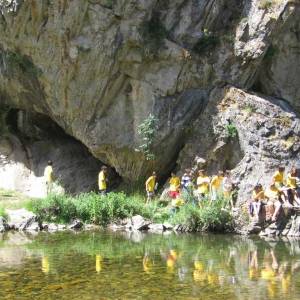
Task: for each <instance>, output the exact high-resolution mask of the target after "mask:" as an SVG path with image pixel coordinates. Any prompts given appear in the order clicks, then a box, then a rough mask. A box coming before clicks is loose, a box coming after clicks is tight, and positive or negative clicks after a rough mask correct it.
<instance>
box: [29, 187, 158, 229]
mask: <svg viewBox="0 0 300 300" xmlns="http://www.w3.org/2000/svg"><path fill="white" fill-rule="evenodd" d="M156 205H157V204H155V203H151V204H149V205H146V204H145V203H144V199H143V198H142V197H140V196H126V195H125V194H124V193H109V194H108V195H106V196H102V195H98V194H96V193H86V194H80V195H78V196H76V197H74V198H73V197H71V196H68V195H50V196H48V197H47V198H45V199H38V200H32V201H31V202H30V204H29V205H28V206H27V208H28V209H29V210H32V211H33V212H34V213H36V214H37V215H38V216H39V217H40V219H41V220H45V221H51V222H62V223H66V222H70V221H71V220H72V219H74V218H80V219H81V220H82V221H84V222H93V223H96V224H101V225H107V224H109V223H110V222H114V221H117V220H118V219H124V218H127V217H131V216H133V215H137V214H140V215H142V216H144V217H145V218H149V219H152V218H153V216H154V212H155V210H156V208H155V206H156Z"/></svg>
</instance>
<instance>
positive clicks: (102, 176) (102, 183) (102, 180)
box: [98, 166, 107, 195]
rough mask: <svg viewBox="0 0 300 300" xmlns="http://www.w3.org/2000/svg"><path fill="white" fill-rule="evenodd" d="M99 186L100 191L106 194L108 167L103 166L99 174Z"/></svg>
mask: <svg viewBox="0 0 300 300" xmlns="http://www.w3.org/2000/svg"><path fill="white" fill-rule="evenodd" d="M98 187H99V192H100V194H102V195H105V194H106V193H107V167H106V166H102V167H101V171H100V173H99V176H98Z"/></svg>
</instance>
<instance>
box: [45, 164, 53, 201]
mask: <svg viewBox="0 0 300 300" xmlns="http://www.w3.org/2000/svg"><path fill="white" fill-rule="evenodd" d="M52 166H53V163H52V161H51V160H49V161H48V164H47V167H46V168H45V171H44V179H45V183H46V192H47V195H49V194H51V192H52V188H53V182H54V173H53V167H52Z"/></svg>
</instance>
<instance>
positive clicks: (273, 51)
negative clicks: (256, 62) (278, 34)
mask: <svg viewBox="0 0 300 300" xmlns="http://www.w3.org/2000/svg"><path fill="white" fill-rule="evenodd" d="M277 52H278V49H277V48H276V47H275V46H274V45H270V46H269V48H268V50H267V52H266V54H265V57H264V58H265V59H271V58H272V57H274V56H275V55H276V53H277Z"/></svg>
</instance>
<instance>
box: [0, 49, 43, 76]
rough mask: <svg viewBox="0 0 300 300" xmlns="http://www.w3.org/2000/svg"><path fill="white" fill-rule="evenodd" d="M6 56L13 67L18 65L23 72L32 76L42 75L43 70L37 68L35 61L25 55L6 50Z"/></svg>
mask: <svg viewBox="0 0 300 300" xmlns="http://www.w3.org/2000/svg"><path fill="white" fill-rule="evenodd" d="M4 57H5V59H6V61H7V63H8V65H10V66H11V67H17V68H19V69H20V70H21V71H22V72H24V73H27V74H29V75H32V76H39V75H41V70H40V69H39V68H37V67H36V66H35V65H34V64H33V62H32V61H31V60H30V58H28V57H27V56H25V55H21V54H19V53H14V52H6V53H5V54H4Z"/></svg>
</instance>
